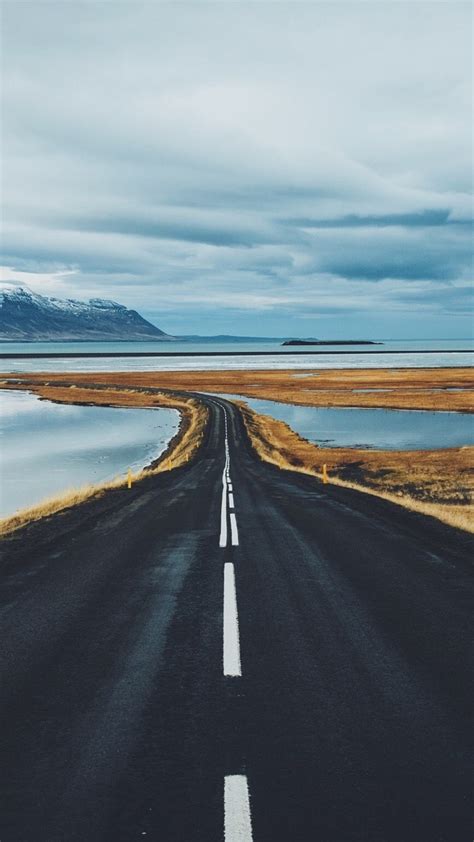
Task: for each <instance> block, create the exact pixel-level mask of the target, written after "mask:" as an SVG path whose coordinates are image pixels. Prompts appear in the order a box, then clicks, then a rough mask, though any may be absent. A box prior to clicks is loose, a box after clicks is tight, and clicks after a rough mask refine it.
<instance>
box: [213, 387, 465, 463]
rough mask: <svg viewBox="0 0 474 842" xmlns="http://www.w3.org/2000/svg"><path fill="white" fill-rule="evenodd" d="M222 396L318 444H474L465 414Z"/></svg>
mask: <svg viewBox="0 0 474 842" xmlns="http://www.w3.org/2000/svg"><path fill="white" fill-rule="evenodd" d="M222 397H234V398H236V399H237V398H238V399H239V400H244V401H246V403H248V405H249V406H250V407H251V409H254V410H255V411H256V412H259V413H262V414H263V415H271V416H272V417H273V418H277V419H278V420H279V421H285V422H286V423H287V424H288V425H289V426H290V427H291V428H292V429H293V430H295V431H296V432H297V433H299V434H300V435H301V436H303V438H305V439H308V441H312V442H315V444H319V445H320V446H321V447H355V448H371V449H376V450H436V449H438V448H443V447H462V446H464V445H474V416H473V415H469V414H468V413H461V412H426V411H419V410H412V409H411V410H405V409H404V410H397V409H365V408H364V409H357V408H345V407H337V408H333V407H331V408H326V407H312V406H295V405H293V404H286V403H278V402H276V401H266V400H259V399H257V398H247V397H239V396H238V395H232V396H229V395H227V396H224V395H223V396H222Z"/></svg>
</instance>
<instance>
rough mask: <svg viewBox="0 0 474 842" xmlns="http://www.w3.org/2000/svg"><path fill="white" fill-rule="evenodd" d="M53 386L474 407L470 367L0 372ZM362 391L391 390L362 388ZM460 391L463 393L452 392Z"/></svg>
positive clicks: (308, 402) (305, 402) (307, 402)
mask: <svg viewBox="0 0 474 842" xmlns="http://www.w3.org/2000/svg"><path fill="white" fill-rule="evenodd" d="M8 377H12V378H18V377H21V378H22V379H23V378H24V379H27V380H28V381H30V382H34V383H41V382H43V383H44V382H49V383H51V384H53V383H58V382H64V381H67V382H68V383H71V384H75V385H77V386H87V385H91V384H92V383H96V384H100V385H112V386H113V385H115V386H118V387H121V388H123V387H130V388H133V387H142V388H155V389H156V388H158V389H177V390H180V389H181V390H185V391H203V392H220V393H222V394H224V393H227V394H239V395H245V396H247V397H254V398H263V399H267V400H278V401H283V402H286V403H293V404H299V405H302V406H354V407H355V406H359V407H386V408H391V409H429V410H440V409H444V410H452V411H458V412H473V411H474V401H473V396H474V382H473V373H472V370H471V369H469V368H425V369H422V368H412V369H406V368H405V369H318V370H301V369H300V370H298V371H295V370H294V369H291V370H284V371H270V370H268V371H267V370H251V371H249V370H246V371H243V370H238V371H135V372H114V373H112V372H98V373H71V374H49V373H48V374H45V373H43V374H27V375H26V374H25V375H16V374H12V375H7V374H5V375H0V378H8ZM360 389H383V390H387V391H381V392H378V391H369V392H363V391H362V392H361V391H358V390H360ZM451 389H460V390H462V391H454V392H453V391H449V390H451Z"/></svg>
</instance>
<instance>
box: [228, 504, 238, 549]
mask: <svg viewBox="0 0 474 842" xmlns="http://www.w3.org/2000/svg"><path fill="white" fill-rule="evenodd" d="M229 518H230V534H231V540H232V546H233V547H238V546H239V530H238V529H237V518H236V516H235V512H231V513H230V515H229Z"/></svg>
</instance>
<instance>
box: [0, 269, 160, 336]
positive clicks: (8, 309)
mask: <svg viewBox="0 0 474 842" xmlns="http://www.w3.org/2000/svg"><path fill="white" fill-rule="evenodd" d="M154 339H156V340H160V341H166V340H172V339H173V337H172V336H169V335H168V334H166V333H164V332H163V331H162V330H160V329H159V328H157V327H155V325H152V324H151V323H150V322H148V321H147V320H146V319H144V318H143V317H142V316H140V315H139V313H137V312H136V310H129V309H128V308H127V307H124V305H123V304H117V303H116V302H115V301H107V300H106V299H102V298H91V300H90V301H88V302H85V301H76V300H75V299H73V298H67V299H64V298H50V297H48V296H46V295H39V294H38V293H36V292H33V291H32V290H30V289H28V287H26V286H16V285H15V284H8V283H2V284H0V340H4V341H5V340H10V341H12V340H17V341H19V342H28V341H48V340H50V341H61V342H68V341H74V340H75V341H84V340H89V341H94V340H95V341H100V342H105V341H107V340H110V341H112V340H115V341H119V340H134V341H137V340H147V341H150V340H154Z"/></svg>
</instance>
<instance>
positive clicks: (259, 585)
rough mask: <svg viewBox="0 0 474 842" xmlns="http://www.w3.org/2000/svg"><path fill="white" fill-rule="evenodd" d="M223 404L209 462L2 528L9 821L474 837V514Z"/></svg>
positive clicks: (204, 456) (95, 832)
mask: <svg viewBox="0 0 474 842" xmlns="http://www.w3.org/2000/svg"><path fill="white" fill-rule="evenodd" d="M209 402H210V405H211V418H210V424H209V429H208V432H207V435H206V438H205V441H204V443H203V446H202V449H201V452H200V454H199V456H198V457H197V458H196V460H195V461H194V463H192V464H189V465H188V466H186V467H183V468H180V469H177V470H176V471H173V472H169V473H166V474H161V475H159V476H156V477H150V478H149V479H147V480H146V481H145V482H144V483H142V484H137V485H136V486H134V487H133V488H132V489H131V490H130V491H128V490H127V489H126V488H124V489H123V490H122V489H121V490H119V491H115V492H112V493H110V494H107V495H106V496H104V497H103V498H102V499H101V500H99V501H93V502H90V503H87V504H85V505H83V506H81V507H79V508H77V509H75V510H71V511H70V512H69V513H65V514H59V515H56V516H54V517H52V518H50V519H48V520H47V521H44V522H42V523H39V524H33V525H31V526H29V527H27V528H25V529H23V530H22V531H20V532H19V533H17V534H16V535H13V536H11V537H10V538H8V539H7V540H5V542H4V552H3V560H2V564H1V576H0V597H1V604H2V610H1V614H0V639H1V641H2V643H1V650H2V651H1V658H0V671H1V675H0V682H1V688H2V711H1V722H2V725H1V732H2V747H1V757H0V767H1V785H0V793H1V795H0V797H1V799H2V806H1V811H0V813H1V820H0V840H1V842H99V841H100V842H122V840H123V842H125V841H126V842H132V841H133V840H145V842H151V840H157V841H158V840H159V842H168V840H169V842H175V840H176V842H178V841H179V842H201V840H205V841H206V842H214V840H215V842H217V840H224V839H225V840H226V842H249V840H251V839H253V840H255V842H329V841H330V840H331V842H346V840H370V842H388V840H390V842H407V841H408V840H410V842H411V841H412V840H413V842H425V840H426V842H439V840H446V842H464V840H465V842H471V840H472V827H471V815H472V809H471V808H472V799H471V792H472V790H471V784H472V776H471V770H472V765H471V757H472V755H470V748H471V746H470V745H469V737H470V734H471V729H470V721H469V716H470V707H471V698H472V697H471V694H470V688H469V681H468V676H469V670H470V663H469V653H470V648H469V643H470V639H471V634H470V632H471V627H470V621H469V615H470V610H471V605H472V594H473V590H474V587H473V577H472V566H471V563H470V552H469V550H470V549H472V545H471V547H470V546H469V543H470V542H469V538H468V536H467V534H465V533H461V532H458V531H456V530H454V529H449V528H448V527H444V526H442V525H441V524H439V523H436V522H435V521H433V520H430V519H429V518H425V517H422V516H420V515H415V514H412V513H409V512H406V511H404V510H403V509H401V508H399V507H396V506H392V505H391V504H389V503H386V502H384V501H381V500H377V499H376V498H374V497H370V496H368V495H364V494H358V493H356V492H352V491H349V490H347V489H342V488H337V487H333V486H331V485H328V486H323V485H322V484H321V483H320V482H319V481H318V480H316V479H314V478H309V477H304V476H302V475H298V474H294V473H290V472H284V471H279V470H278V469H276V468H273V467H271V466H269V465H266V464H262V463H261V462H260V461H259V460H258V458H257V457H256V456H255V455H254V453H253V452H252V450H251V448H250V446H249V443H248V441H247V439H246V435H245V433H244V429H243V425H242V421H241V419H240V416H239V414H238V411H237V409H236V408H235V407H234V406H233V405H232V404H229V403H227V402H225V401H223V400H219V399H215V400H214V399H211V398H209Z"/></svg>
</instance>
